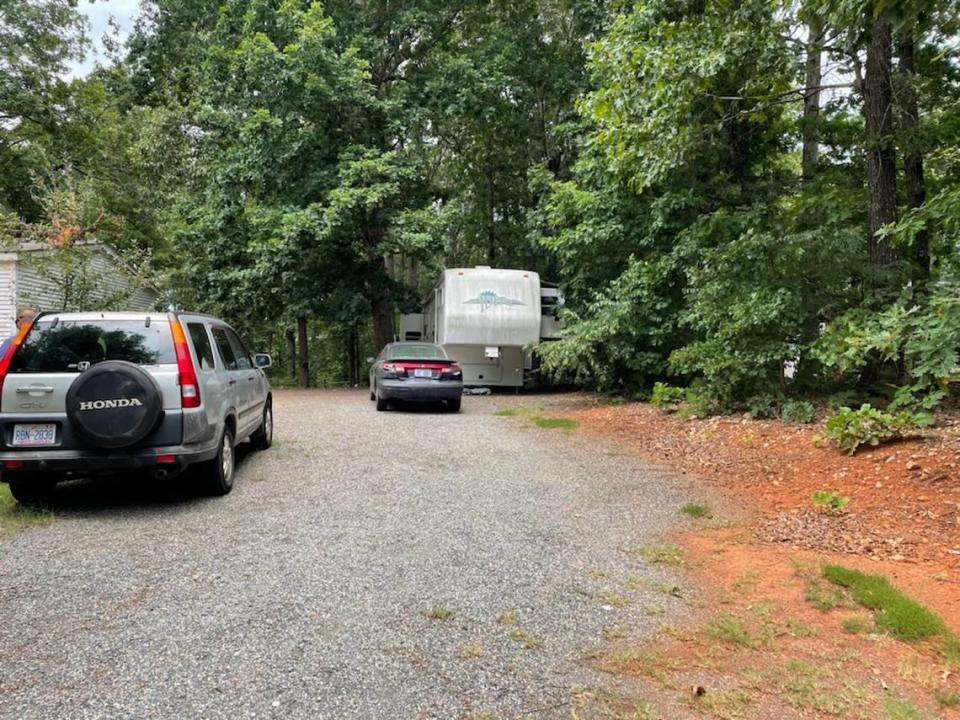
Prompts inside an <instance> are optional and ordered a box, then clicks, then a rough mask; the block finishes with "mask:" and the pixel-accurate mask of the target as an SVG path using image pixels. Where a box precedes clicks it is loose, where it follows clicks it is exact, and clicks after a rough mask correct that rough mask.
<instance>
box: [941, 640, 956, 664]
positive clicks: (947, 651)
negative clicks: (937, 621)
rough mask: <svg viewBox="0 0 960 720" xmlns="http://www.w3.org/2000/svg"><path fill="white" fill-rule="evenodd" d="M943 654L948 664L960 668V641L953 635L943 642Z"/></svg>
mask: <svg viewBox="0 0 960 720" xmlns="http://www.w3.org/2000/svg"><path fill="white" fill-rule="evenodd" d="M943 654H944V655H945V656H946V658H947V662H948V663H950V664H951V665H953V666H954V667H960V640H958V639H957V638H956V637H954V636H953V635H950V636H949V637H947V638H946V639H945V640H944V642H943Z"/></svg>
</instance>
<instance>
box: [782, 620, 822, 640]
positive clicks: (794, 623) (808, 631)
mask: <svg viewBox="0 0 960 720" xmlns="http://www.w3.org/2000/svg"><path fill="white" fill-rule="evenodd" d="M785 624H786V626H787V630H788V631H789V633H790V634H791V635H793V636H794V637H813V636H814V635H816V634H817V631H816V630H814V629H813V628H812V627H810V626H809V625H807V624H806V623H805V622H803V621H802V620H797V619H796V618H787V621H786V623H785Z"/></svg>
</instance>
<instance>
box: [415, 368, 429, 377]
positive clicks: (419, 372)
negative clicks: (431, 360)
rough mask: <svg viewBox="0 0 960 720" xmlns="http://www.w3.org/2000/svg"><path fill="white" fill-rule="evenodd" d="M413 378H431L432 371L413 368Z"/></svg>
mask: <svg viewBox="0 0 960 720" xmlns="http://www.w3.org/2000/svg"><path fill="white" fill-rule="evenodd" d="M413 376H414V377H420V378H432V377H433V370H431V369H430V368H414V370H413Z"/></svg>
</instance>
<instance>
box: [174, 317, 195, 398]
mask: <svg viewBox="0 0 960 720" xmlns="http://www.w3.org/2000/svg"><path fill="white" fill-rule="evenodd" d="M170 334H171V335H173V348H174V350H175V351H176V354H177V371H178V372H179V373H180V405H181V406H182V407H184V408H195V407H200V383H199V382H198V381H197V371H196V370H195V369H194V367H193V359H192V358H191V357H190V346H189V345H187V336H186V335H184V333H183V327H182V326H181V325H180V321H179V320H177V319H176V318H170Z"/></svg>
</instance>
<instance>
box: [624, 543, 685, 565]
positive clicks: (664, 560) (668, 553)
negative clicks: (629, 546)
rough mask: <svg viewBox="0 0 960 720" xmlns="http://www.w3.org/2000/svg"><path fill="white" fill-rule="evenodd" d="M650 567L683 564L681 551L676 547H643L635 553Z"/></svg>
mask: <svg viewBox="0 0 960 720" xmlns="http://www.w3.org/2000/svg"><path fill="white" fill-rule="evenodd" d="M635 552H636V553H637V554H638V555H640V557H642V558H643V559H644V560H646V561H647V562H648V563H650V564H651V565H673V566H678V565H681V564H682V563H683V550H681V549H680V548H679V547H677V546H676V545H669V544H664V545H644V546H643V547H640V548H637V550H636V551H635Z"/></svg>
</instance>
